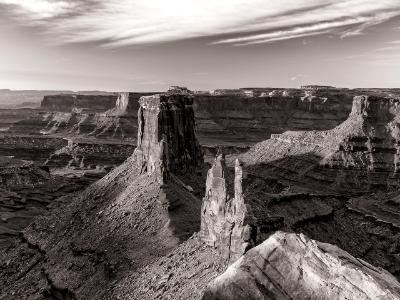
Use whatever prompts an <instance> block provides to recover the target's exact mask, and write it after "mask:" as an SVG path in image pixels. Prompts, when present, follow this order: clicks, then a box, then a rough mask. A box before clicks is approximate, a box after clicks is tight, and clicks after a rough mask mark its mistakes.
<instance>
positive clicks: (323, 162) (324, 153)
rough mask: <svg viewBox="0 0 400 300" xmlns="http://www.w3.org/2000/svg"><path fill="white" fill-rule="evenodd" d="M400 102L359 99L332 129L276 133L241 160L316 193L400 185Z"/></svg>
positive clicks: (371, 189)
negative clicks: (399, 166) (341, 121)
mask: <svg viewBox="0 0 400 300" xmlns="http://www.w3.org/2000/svg"><path fill="white" fill-rule="evenodd" d="M399 104H400V102H399V100H396V99H391V98H384V97H377V96H356V97H354V100H353V107H352V111H351V113H350V115H349V117H348V118H347V120H346V121H344V122H343V123H342V124H340V125H339V126H337V127H335V128H334V129H332V130H328V131H297V132H286V133H284V134H280V135H272V137H271V139H270V140H267V141H264V142H261V143H259V144H256V145H255V146H254V147H252V148H251V149H250V151H249V152H247V153H246V154H244V155H243V156H241V159H242V161H243V162H244V163H245V165H247V166H251V168H252V169H253V170H252V172H256V173H258V174H263V176H272V177H274V176H276V175H274V174H277V175H278V176H281V177H282V179H284V180H288V181H289V182H291V184H294V185H298V186H308V187H309V188H312V189H313V190H315V189H319V190H325V189H330V190H331V191H345V192H347V191H363V192H365V191H368V190H369V191H376V190H393V189H397V188H398V187H399V185H400V177H399V176H400V175H399V174H400V173H399V172H398V164H399V163H398V162H399V153H400V146H399V140H400V130H399V128H400V106H399Z"/></svg>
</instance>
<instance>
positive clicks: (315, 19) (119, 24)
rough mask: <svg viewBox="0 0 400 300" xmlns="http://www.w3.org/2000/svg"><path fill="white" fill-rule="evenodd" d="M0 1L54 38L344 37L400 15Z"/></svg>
mask: <svg viewBox="0 0 400 300" xmlns="http://www.w3.org/2000/svg"><path fill="white" fill-rule="evenodd" d="M2 7H6V8H7V9H8V10H10V11H11V12H12V18H14V19H16V20H17V21H19V22H20V23H22V24H26V25H28V26H29V24H33V25H35V26H37V25H39V26H40V27H41V28H42V30H43V31H44V32H45V33H47V34H48V35H49V36H50V37H51V39H52V40H53V41H55V42H56V43H81V42H100V43H102V44H103V45H105V46H111V47H121V46H127V45H137V44H151V43H160V42H169V41H175V40H183V39H189V38H197V37H214V39H215V41H214V42H213V44H233V45H241V46H245V45H251V44H260V43H271V42H276V41H282V40H287V39H294V38H299V37H306V36H313V35H320V34H326V33H329V34H332V33H333V34H337V35H338V36H339V37H342V38H347V37H351V36H354V35H360V34H363V33H364V32H365V31H366V30H367V29H368V28H369V27H372V26H376V25H378V24H380V23H382V22H386V21H387V20H390V19H391V18H394V17H397V16H400V2H399V0H380V1H376V0H340V1H338V0H280V1H273V0H218V1H215V0H194V1H187V0H169V1H165V0H134V1H133V0H87V1H84V0H69V1H64V0H24V1H19V0H0V9H1V8H2ZM221 35H225V36H228V37H227V38H218V36H221Z"/></svg>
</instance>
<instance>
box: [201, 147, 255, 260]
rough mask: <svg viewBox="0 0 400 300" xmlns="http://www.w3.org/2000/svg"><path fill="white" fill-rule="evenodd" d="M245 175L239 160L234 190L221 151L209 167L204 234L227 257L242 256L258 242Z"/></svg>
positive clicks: (204, 208) (206, 241)
mask: <svg viewBox="0 0 400 300" xmlns="http://www.w3.org/2000/svg"><path fill="white" fill-rule="evenodd" d="M242 176H243V174H242V166H241V165H240V162H239V160H236V163H235V175H234V186H233V191H232V190H231V188H232V186H231V185H228V182H227V173H226V166H225V160H224V155H223V154H222V153H219V154H218V155H217V157H216V159H215V161H214V164H213V166H212V167H211V169H210V170H209V171H208V174H207V183H206V195H205V197H204V199H203V204H202V207H201V229H200V235H201V238H202V240H203V241H204V242H205V243H206V244H207V245H210V246H213V247H215V248H217V249H218V251H219V252H220V253H221V254H222V256H223V257H224V258H226V259H227V260H228V261H234V260H236V259H237V258H239V257H240V256H241V255H242V254H244V253H245V252H246V251H247V250H248V249H249V248H250V247H252V246H253V245H254V242H255V241H254V235H255V234H256V232H255V220H254V218H253V216H252V214H251V212H250V211H249V208H248V207H247V206H246V205H245V203H244V198H243V190H242ZM232 192H233V193H232Z"/></svg>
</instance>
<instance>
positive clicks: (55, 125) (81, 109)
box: [9, 93, 145, 141]
mask: <svg viewBox="0 0 400 300" xmlns="http://www.w3.org/2000/svg"><path fill="white" fill-rule="evenodd" d="M142 95H145V94H143V93H119V94H111V95H63V94H61V95H53V96H47V97H45V98H44V99H43V101H42V104H41V108H40V111H39V112H37V113H36V114H35V115H31V116H30V117H29V118H26V119H25V120H22V121H20V122H17V123H14V124H13V125H12V126H11V127H10V129H9V132H10V133H13V134H30V135H32V134H36V135H38V134H40V135H62V136H64V137H75V136H84V137H93V138H99V139H124V140H132V141H134V139H135V137H136V133H137V122H136V118H137V110H138V108H139V104H138V100H139V98H140V97H141V96H142Z"/></svg>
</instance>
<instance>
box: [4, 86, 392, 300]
mask: <svg viewBox="0 0 400 300" xmlns="http://www.w3.org/2000/svg"><path fill="white" fill-rule="evenodd" d="M399 101H400V93H399V92H398V91H397V90H385V89H369V90H366V89H352V90H350V89H337V88H334V87H318V86H305V87H303V88H301V89H272V88H271V89H270V88H265V89H256V88H252V89H250V88H246V89H239V90H215V91H210V92H191V91H189V90H187V89H184V88H179V87H173V88H171V89H170V90H169V91H167V92H165V93H159V94H154V93H109V94H106V95H84V94H81V95H79V94H59V95H49V96H44V99H43V100H42V102H41V106H40V108H37V109H29V110H25V109H24V110H22V111H20V110H19V109H14V110H11V111H10V110H2V111H0V115H3V114H4V115H5V116H8V117H7V118H5V120H6V121H4V122H3V123H4V125H3V126H4V128H6V130H4V131H2V132H1V136H0V155H1V156H2V159H1V160H0V178H1V181H0V184H1V185H0V189H1V190H2V191H4V192H3V193H2V194H3V195H2V196H1V197H0V215H1V222H2V223H1V226H0V246H1V247H0V250H1V254H0V286H2V289H1V292H0V299H33V298H34V299H204V300H206V299H345V298H348V299H377V298H382V299H400V284H399V282H398V280H399V278H400V247H399V241H400V223H399V221H398V220H399V216H400V205H399V194H398V187H399V182H400V181H399V177H398V174H399V172H398V160H399V158H398V153H399V151H400V150H399V149H398V147H399V142H398V141H399V132H400V131H399V128H400V127H399V122H400V110H399Z"/></svg>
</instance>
